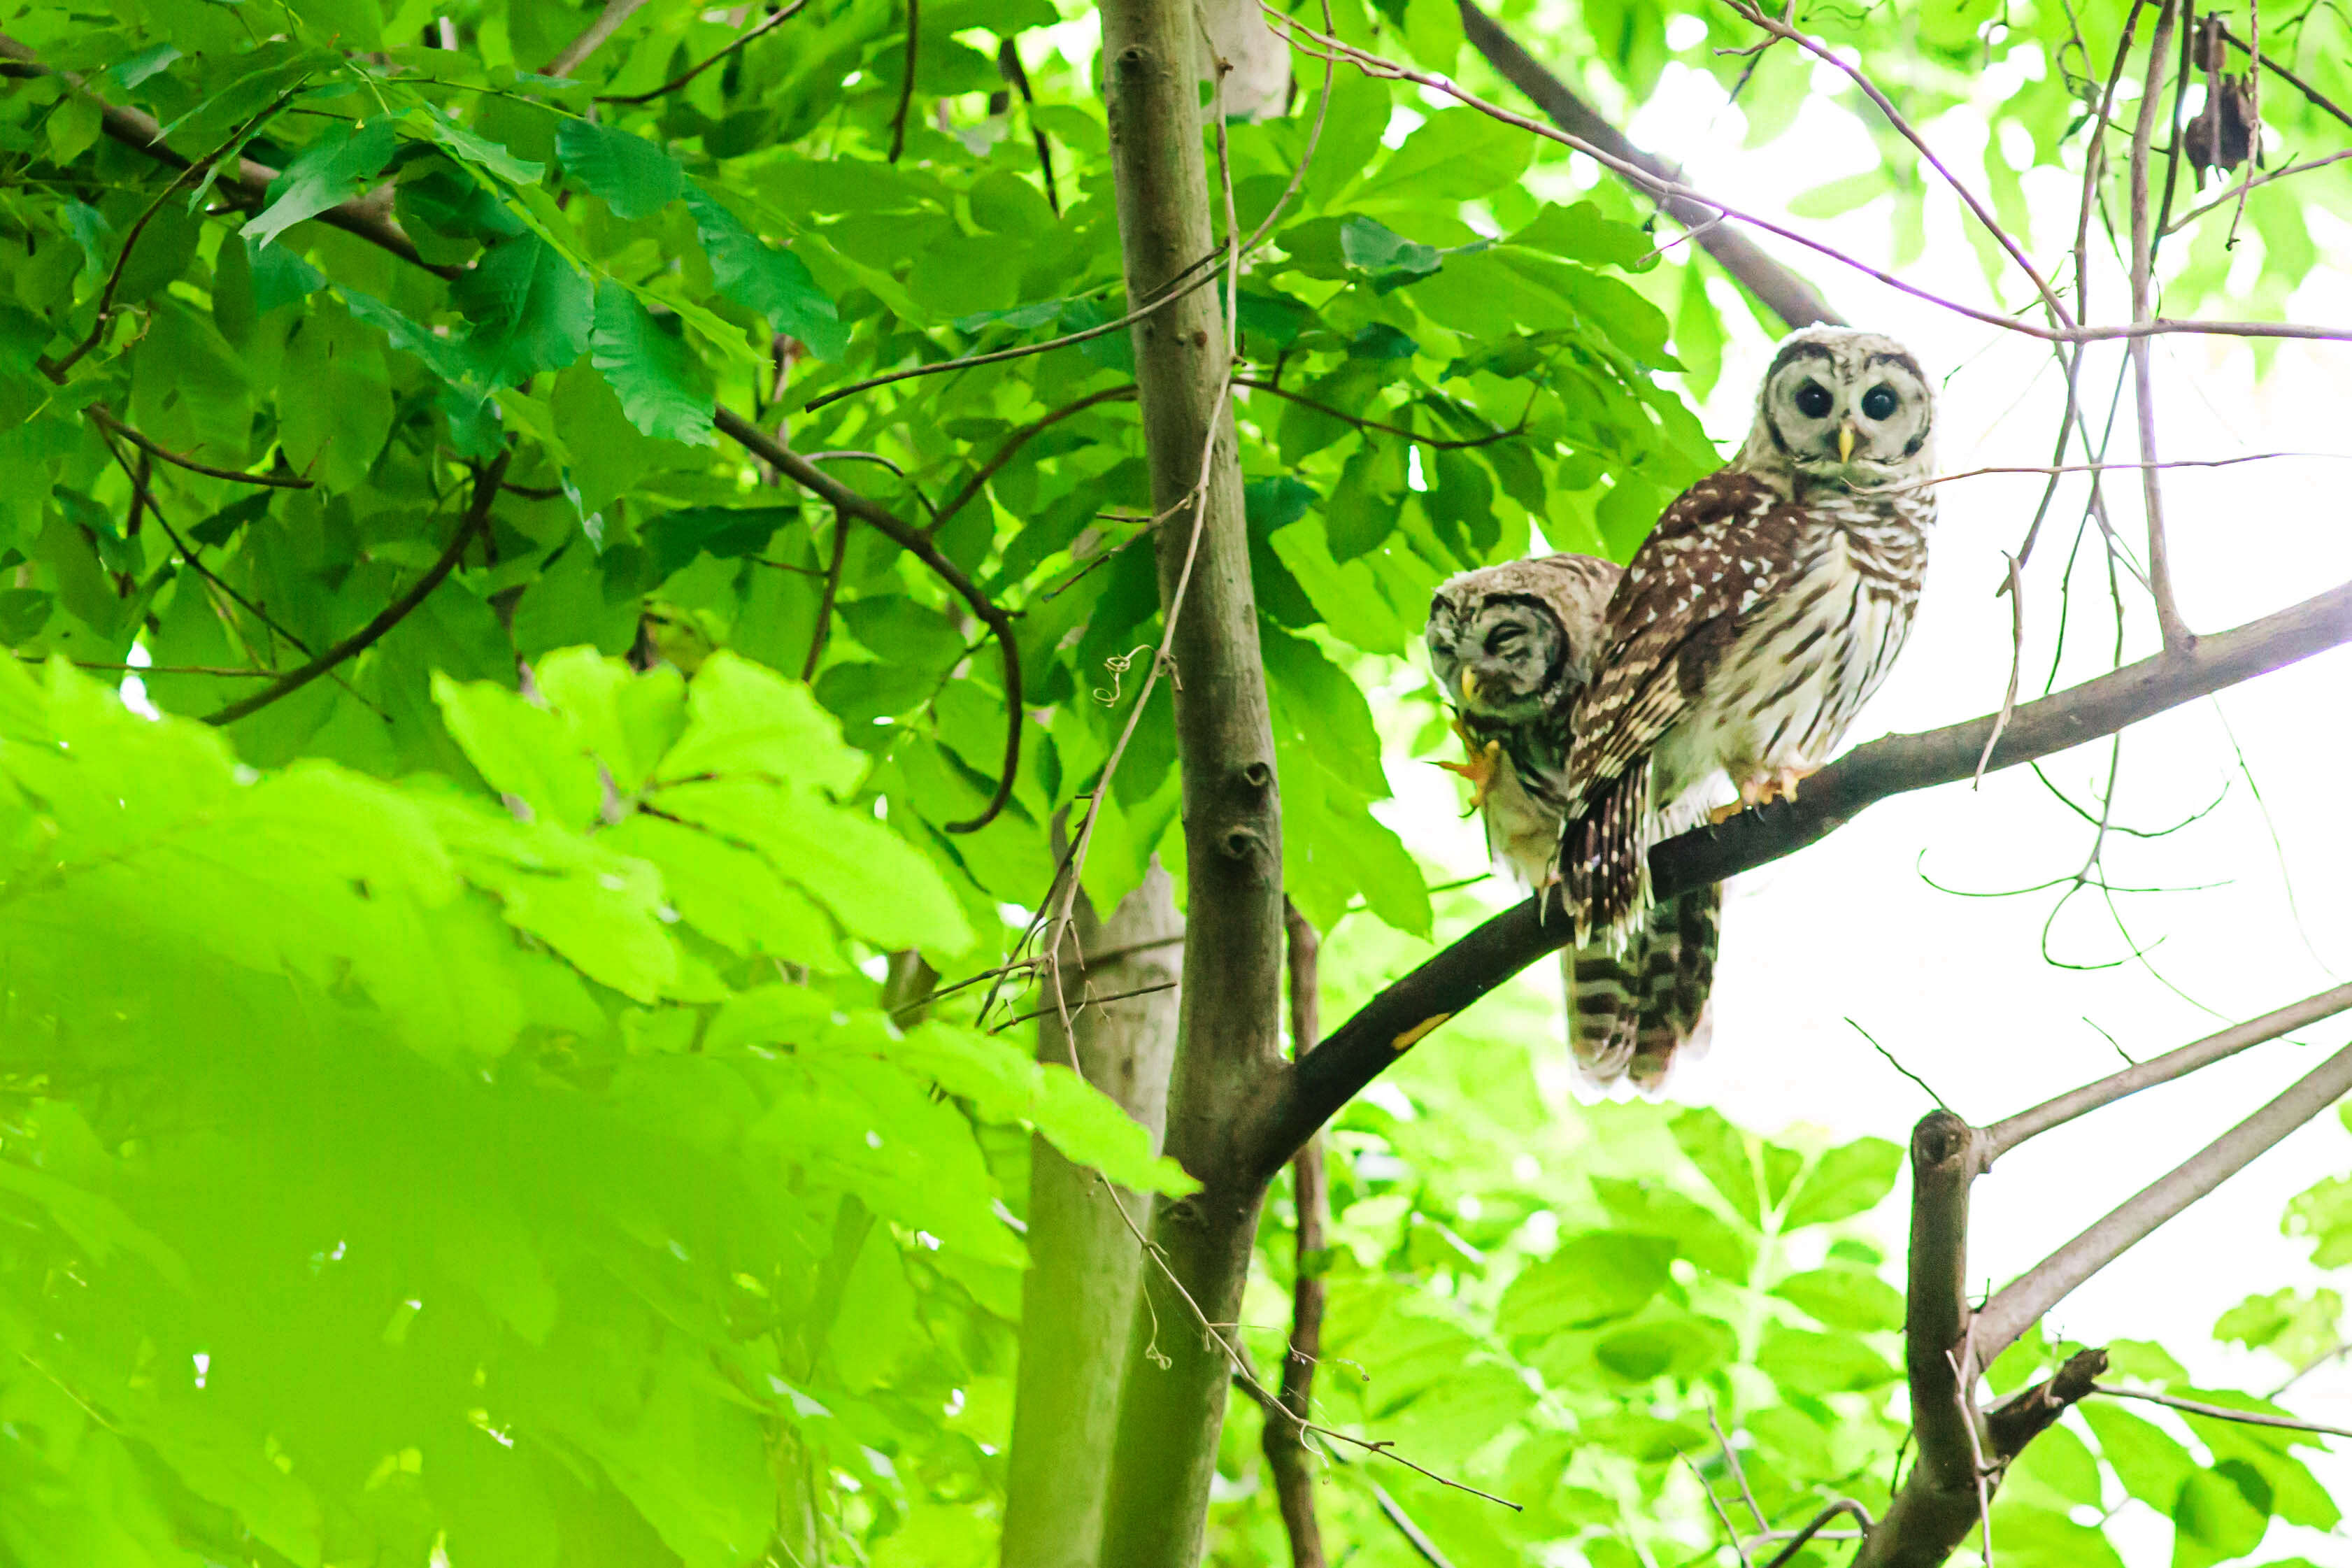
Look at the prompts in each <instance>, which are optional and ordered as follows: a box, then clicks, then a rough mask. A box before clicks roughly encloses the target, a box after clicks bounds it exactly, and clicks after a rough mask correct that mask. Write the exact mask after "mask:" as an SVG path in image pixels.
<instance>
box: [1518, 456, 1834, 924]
mask: <svg viewBox="0 0 2352 1568" xmlns="http://www.w3.org/2000/svg"><path fill="white" fill-rule="evenodd" d="M1797 531H1798V520H1797V518H1796V515H1795V513H1794V511H1793V509H1790V508H1789V507H1788V506H1786V505H1785V504H1784V503H1783V502H1782V500H1781V498H1780V495H1779V493H1778V492H1776V491H1775V490H1774V489H1772V488H1771V487H1770V486H1769V485H1767V484H1765V483H1764V482H1763V481H1762V480H1760V479H1757V478H1755V477H1753V476H1751V475H1748V474H1744V473H1740V472H1738V471H1736V470H1732V469H1725V470H1722V471H1720V472H1718V473H1715V474H1711V475H1709V476H1708V477H1707V478H1706V479H1701V480H1700V481H1699V482H1698V483H1697V484H1695V485H1693V486H1692V487H1691V488H1690V489H1687V490H1685V491H1684V492H1683V493H1682V495H1681V496H1679V497H1677V498H1676V499H1675V503H1674V504H1673V505H1672V506H1670V507H1668V508H1667V509H1666V513H1665V515H1664V517H1663V518H1661V519H1660V520H1659V522H1658V526H1657V528H1656V530H1655V531H1653V532H1652V533H1651V535H1650V537H1649V538H1648V539H1647V540H1645V541H1643V544H1642V548H1641V549H1640V550H1639V551H1638V552H1635V554H1634V556H1633V564H1632V565H1631V566H1629V567H1627V568H1626V571H1625V576H1624V579H1623V581H1622V582H1621V583H1619V584H1618V585H1617V592H1616V595H1615V596H1614V597H1613V598H1612V600H1611V601H1610V605H1609V630H1608V634H1607V643H1606V646H1605V647H1603V649H1602V651H1601V658H1600V661H1599V668H1597V669H1596V670H1595V671H1594V673H1593V678H1592V684H1591V686H1590V687H1588V688H1587V689H1585V692H1584V695H1583V697H1582V698H1581V700H1580V701H1579V702H1578V704H1577V710H1576V719H1575V726H1574V728H1575V741H1574V743H1573V745H1572V746H1571V748H1570V753H1569V759H1568V778H1569V784H1570V792H1571V798H1570V802H1569V808H1568V814H1567V815H1568V822H1567V824H1566V832H1565V835H1564V837H1563V840H1562V843H1561V861H1562V866H1561V869H1562V871H1563V873H1564V875H1565V878H1566V879H1567V881H1568V884H1569V888H1570V895H1571V902H1572V905H1573V907H1574V908H1575V910H1577V914H1578V921H1579V926H1580V933H1590V932H1593V931H1619V932H1622V931H1624V930H1625V921H1627V920H1628V919H1629V918H1630V917H1631V916H1632V914H1633V911H1634V910H1637V909H1638V908H1639V907H1640V904H1641V901H1642V895H1641V888H1642V886H1643V878H1644V867H1643V821H1644V819H1645V818H1646V816H1647V815H1648V813H1649V812H1650V811H1651V809H1652V802H1651V801H1650V799H1649V780H1648V767H1647V763H1648V759H1649V755H1650V752H1651V751H1652V750H1653V749H1654V747H1655V746H1656V745H1657V743H1658V741H1659V739H1660V737H1662V736H1663V735H1664V734H1665V732H1666V731H1668V730H1670V729H1672V728H1673V727H1674V725H1675V721H1678V720H1679V719H1681V718H1682V717H1683V715H1684V714H1685V711H1687V710H1689V708H1690V707H1691V706H1692V704H1693V703H1694V702H1695V701H1696V699H1697V697H1698V695H1699V693H1700V692H1701V691H1702V690H1704V689H1706V683H1707V680H1708V679H1709V678H1710V677H1711V676H1712V675H1713V674H1714V672H1715V670H1716V668H1717V665H1718V664H1720V663H1721V661H1722V659H1723V656H1724V653H1725V651H1726V650H1727V649H1728V648H1729V647H1730V646H1731V644H1732V641H1733V639H1734V637H1736V636H1737V635H1738V630H1739V626H1740V618H1741V616H1743V615H1745V614H1746V613H1747V612H1748V609H1749V608H1750V607H1751V606H1753V605H1756V604H1757V603H1758V602H1759V600H1762V599H1764V598H1766V597H1768V596H1769V595H1771V594H1772V593H1773V592H1774V591H1775V589H1776V588H1777V587H1778V586H1780V584H1781V583H1782V582H1783V581H1784V580H1785V579H1786V577H1787V575H1788V574H1789V573H1790V570H1791V569H1792V563H1793V557H1794V555H1795V553H1796V543H1797ZM1668 804H1670V803H1668V802H1663V801H1661V802H1658V803H1656V805H1658V806H1660V807H1663V806H1664V805H1668Z"/></svg>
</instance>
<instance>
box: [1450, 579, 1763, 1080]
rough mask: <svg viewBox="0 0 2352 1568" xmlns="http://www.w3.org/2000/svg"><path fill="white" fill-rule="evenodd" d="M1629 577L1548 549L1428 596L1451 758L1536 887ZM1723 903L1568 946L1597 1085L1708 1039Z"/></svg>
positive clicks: (1501, 855) (1653, 1074) (1587, 1072)
mask: <svg viewBox="0 0 2352 1568" xmlns="http://www.w3.org/2000/svg"><path fill="white" fill-rule="evenodd" d="M1621 577H1622V572H1621V571H1620V569H1619V568H1618V567H1617V566H1616V565H1615V564H1614V563H1612V562H1608V561H1602V560H1600V559H1598V558H1597V557H1594V556H1591V555H1546V556H1540V557H1538V558H1536V559H1534V560H1530V561H1513V562H1509V563H1505V564H1503V565H1500V566H1490V567H1487V568H1486V569H1484V570H1482V571H1477V572H1469V573H1465V574H1463V575H1461V576H1458V577H1455V578H1453V579H1452V580H1450V581H1449V582H1446V583H1444V584H1441V585H1440V586H1439V588H1438V590H1437V593H1436V595H1435V596H1434V597H1433V599H1432V601H1431V603H1430V608H1429V629H1428V633H1427V641H1428V646H1429V658H1430V664H1431V667H1432V668H1433V671H1434V672H1435V674H1436V676H1437V679H1438V681H1439V683H1440V684H1441V685H1443V686H1444V689H1445V692H1446V695H1447V696H1448V697H1449V698H1450V699H1451V700H1452V701H1453V705H1454V713H1455V718H1454V730H1455V732H1456V733H1458V734H1459V735H1460V736H1461V737H1462V741H1463V744H1464V745H1465V747H1467V748H1468V750H1469V753H1470V760H1469V761H1468V762H1467V763H1445V764H1444V766H1447V767H1450V768H1452V769H1454V771H1455V772H1457V773H1463V774H1465V776H1467V777H1468V778H1469V779H1470V780H1471V782H1472V784H1474V785H1475V792H1474V795H1473V797H1472V805H1473V807H1474V809H1475V810H1476V811H1477V812H1478V813H1479V814H1480V815H1481V816H1483V817H1484V818H1485V820H1486V843H1487V848H1488V850H1489V852H1490V853H1491V854H1492V855H1493V856H1494V858H1496V860H1497V861H1498V862H1500V863H1501V864H1502V865H1503V866H1504V867H1506V868H1507V869H1508V870H1509V871H1510V872H1511V873H1512V874H1513V875H1514V876H1515V877H1517V879H1518V880H1519V881H1520V882H1521V883H1522V884H1524V885H1526V886H1528V887H1529V888H1539V887H1542V886H1544V885H1545V884H1546V883H1547V881H1548V880H1549V879H1550V878H1551V876H1552V871H1553V862H1554V859H1555V857H1556V856H1557V854H1558V851H1559V835H1560V826H1561V823H1562V821H1563V819H1564V816H1565V813H1566V809H1567V803H1568V799H1569V796H1570V788H1569V779H1568V774H1567V767H1568V759H1569V754H1570V747H1571V744H1572V742H1573V738H1574V737H1573V725H1574V721H1575V714H1576V710H1577V705H1578V702H1579V700H1580V698H1581V697H1582V696H1583V694H1584V692H1585V690H1586V688H1587V686H1588V685H1589V683H1590V682H1591V677H1592V673H1593V668H1594V664H1595V661H1596V659H1597V658H1598V656H1599V653H1600V651H1601V646H1602V642H1601V639H1602V634H1603V630H1604V628H1605V626H1606V624H1607V623H1606V616H1607V610H1608V606H1609V604H1610V599H1611V595H1612V594H1613V593H1615V591H1616V590H1617V587H1618V584H1619V580H1620V578H1621ZM1720 902H1721V901H1720V898H1719V896H1718V892H1717V889H1712V888H1708V889H1700V890H1698V891H1696V892H1694V893H1690V894H1685V896H1683V897H1682V898H1678V899H1675V900H1670V901H1669V902H1667V903H1665V904H1664V905H1661V906H1659V907H1657V908H1655V909H1653V910H1647V911H1645V912H1644V915H1643V929H1642V930H1641V931H1639V932H1638V933H1636V934H1635V935H1634V937H1633V940H1632V941H1630V942H1623V943H1617V944H1612V943H1610V942H1592V943H1588V944H1586V945H1584V946H1582V947H1580V948H1577V949H1574V950H1571V951H1569V952H1564V953H1563V954H1562V956H1561V961H1560V962H1561V969H1562V972H1563V973H1564V974H1565V976H1566V978H1567V982H1568V993H1569V1009H1570V1011H1569V1041H1570V1049H1571V1051H1572V1053H1573V1055H1574V1057H1575V1059H1576V1062H1577V1065H1578V1068H1579V1070H1580V1073H1581V1075H1582V1076H1583V1077H1584V1079H1586V1080H1587V1082H1588V1084H1590V1085H1591V1086H1592V1087H1596V1088H1601V1087H1606V1086H1607V1085H1608V1084H1610V1083H1612V1082H1613V1081H1614V1080H1616V1079H1619V1078H1621V1077H1630V1078H1632V1079H1633V1082H1634V1084H1635V1085H1636V1087H1638V1088H1642V1089H1646V1090H1654V1089H1657V1088H1658V1087H1659V1086H1660V1084H1661V1082H1662V1081H1663V1079H1664V1072H1665V1068H1666V1066H1667V1064H1668V1063H1669V1062H1670V1061H1672V1060H1674V1059H1675V1057H1676V1055H1677V1053H1679V1054H1680V1055H1682V1056H1683V1057H1685V1058H1687V1057H1689V1056H1690V1055H1692V1054H1695V1051H1694V1047H1695V1046H1697V1045H1703V1044H1704V1035H1705V1026H1706V997H1707V990H1708V987H1709V985H1710V984H1712V981H1713V977H1714V967H1715V947H1716V924H1717V915H1718V912H1719V910H1720Z"/></svg>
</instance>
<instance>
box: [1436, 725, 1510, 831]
mask: <svg viewBox="0 0 2352 1568" xmlns="http://www.w3.org/2000/svg"><path fill="white" fill-rule="evenodd" d="M1454 733H1455V734H1457V735H1459V736H1461V737H1462V749H1463V750H1464V751H1465V752H1468V753H1469V759H1470V760H1469V761H1467V762H1463V763H1438V764H1437V765H1438V766H1439V767H1441V768H1444V770H1445V771H1446V772H1447V773H1460V774H1461V775H1462V776H1463V777H1464V778H1465V779H1468V780H1469V781H1470V786H1471V787H1470V809H1471V810H1472V811H1474V812H1475V811H1477V810H1478V809H1480V808H1481V807H1482V806H1484V805H1486V796H1487V795H1489V794H1491V793H1493V791H1494V788H1495V774H1496V772H1497V771H1498V770H1500V768H1501V767H1502V757H1503V742H1500V741H1489V742H1486V744H1485V745H1483V746H1482V745H1480V744H1479V743H1478V742H1477V741H1476V739H1475V738H1474V737H1473V736H1472V735H1471V733H1470V731H1469V730H1468V728H1467V727H1465V725H1464V724H1463V722H1462V720H1461V718H1460V716H1459V715H1456V716H1455V718H1454Z"/></svg>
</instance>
